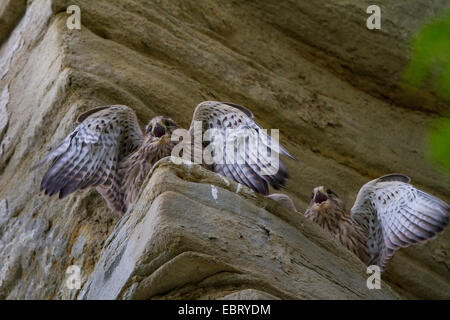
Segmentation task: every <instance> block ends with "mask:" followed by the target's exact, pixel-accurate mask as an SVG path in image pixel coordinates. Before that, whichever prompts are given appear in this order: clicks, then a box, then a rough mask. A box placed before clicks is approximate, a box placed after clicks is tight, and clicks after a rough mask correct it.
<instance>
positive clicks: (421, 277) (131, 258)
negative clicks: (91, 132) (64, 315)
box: [0, 0, 450, 299]
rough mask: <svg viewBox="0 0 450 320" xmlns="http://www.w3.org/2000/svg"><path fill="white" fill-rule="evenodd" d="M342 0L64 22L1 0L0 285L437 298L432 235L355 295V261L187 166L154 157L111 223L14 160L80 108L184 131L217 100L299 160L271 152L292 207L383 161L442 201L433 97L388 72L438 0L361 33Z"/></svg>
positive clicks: (266, 205)
mask: <svg viewBox="0 0 450 320" xmlns="http://www.w3.org/2000/svg"><path fill="white" fill-rule="evenodd" d="M352 2H354V1H339V2H336V3H334V2H333V4H330V3H328V1H314V2H312V1H289V2H283V4H278V3H277V2H275V1H257V2H254V1H252V2H241V1H239V2H238V1H236V2H235V1H221V2H220V3H219V2H217V3H216V2H212V1H207V0H201V1H195V2H190V1H163V0H161V1H137V0H134V1H133V0H123V1H115V2H112V1H109V0H108V1H107V0H99V1H81V0H80V1H77V2H76V4H78V5H79V6H80V8H81V19H82V28H81V30H69V29H68V28H67V26H66V20H67V17H68V15H67V14H66V13H65V11H66V8H67V7H68V6H69V5H71V4H74V3H72V2H69V1H62V0H34V1H28V3H25V1H12V0H10V1H5V2H2V4H0V26H1V27H0V43H1V47H0V298H8V299H18V298H26V299H38V298H41V299H52V298H53V299H75V298H85V299H89V298H123V299H126V298H143V299H147V298H230V297H231V298H233V297H240V298H245V297H269V298H373V299H377V298H395V297H398V295H397V293H398V294H400V295H401V296H402V297H406V298H417V297H419V298H446V299H448V298H450V280H449V279H450V274H449V267H450V259H449V245H448V243H449V239H450V232H449V231H448V230H446V232H444V234H442V235H440V236H439V237H438V239H436V240H434V241H431V242H429V243H427V244H424V245H419V246H415V247H411V248H408V249H406V250H401V251H400V252H399V253H398V254H397V255H396V256H395V258H394V261H393V263H392V265H391V268H390V269H389V270H388V272H386V273H385V274H384V275H383V278H384V279H385V280H386V282H387V283H389V285H390V286H391V287H392V288H393V289H394V290H395V291H396V292H397V293H395V292H393V291H392V290H391V289H390V288H389V286H388V284H387V283H383V285H382V290H370V291H369V290H367V288H366V287H365V277H366V275H365V268H364V266H363V265H362V264H361V263H360V262H359V261H358V260H357V259H356V258H355V257H353V256H352V255H351V254H349V253H347V252H346V251H345V250H344V249H343V248H341V247H340V246H339V245H337V244H336V243H335V242H334V241H332V240H331V239H330V238H329V237H328V236H327V235H326V234H325V233H323V232H322V231H321V230H320V229H319V228H317V227H316V226H315V225H313V224H312V223H310V222H309V221H306V220H305V219H303V217H302V216H301V215H299V214H295V213H293V212H292V211H289V210H287V209H285V208H284V207H281V206H279V205H278V204H276V203H274V202H273V201H272V200H270V199H265V198H261V197H259V196H256V195H253V194H251V192H249V191H248V190H247V189H245V188H244V189H243V191H240V192H237V193H236V185H235V184H233V183H230V182H229V185H228V184H227V183H226V182H224V181H223V179H220V178H219V177H217V176H216V175H214V174H211V173H207V172H204V171H202V170H201V169H199V168H197V167H195V168H190V167H189V166H188V167H186V166H174V165H172V164H170V163H168V162H167V161H165V162H163V164H161V165H160V166H159V168H157V169H156V170H155V171H154V172H153V174H152V175H151V176H149V178H148V180H147V183H146V184H145V186H144V188H143V191H142V192H141V197H140V198H139V200H138V202H137V203H136V204H135V206H134V207H133V208H132V210H131V211H130V213H129V215H127V216H126V217H124V218H123V219H121V220H120V221H119V219H118V217H116V216H115V215H114V214H112V213H111V212H110V211H109V210H108V209H107V208H106V206H105V204H104V202H103V200H102V199H101V197H100V196H98V195H97V194H96V193H95V192H94V191H86V192H79V193H76V194H74V195H72V196H70V197H68V198H67V199H65V200H63V201H59V200H57V199H56V198H51V199H48V198H45V197H44V196H42V195H39V193H38V190H39V182H40V179H41V178H42V175H43V170H37V171H31V172H30V168H31V166H32V165H34V164H35V163H36V162H37V161H38V159H39V158H40V157H42V156H43V154H44V153H45V152H47V151H48V150H50V149H51V148H52V147H54V146H55V145H56V144H57V143H58V142H59V141H60V140H61V139H62V138H64V137H65V135H67V133H68V132H69V131H70V130H72V129H73V128H74V126H75V124H74V122H75V119H76V118H77V116H78V115H79V114H80V113H82V112H83V111H85V110H87V109H88V108H91V107H93V106H97V105H105V104H126V105H129V106H131V107H132V108H133V109H135V110H136V112H137V114H138V117H139V120H140V121H141V124H142V125H144V124H145V123H146V122H147V121H148V120H149V119H150V118H151V117H153V116H155V115H159V114H165V115H168V116H171V117H172V118H173V119H174V120H176V121H177V122H178V123H180V124H181V125H184V126H188V125H189V123H190V117H191V115H192V112H193V109H194V107H195V105H197V104H198V103H199V102H201V101H203V100H221V101H233V102H235V103H239V104H242V105H245V106H247V107H249V108H250V109H251V110H252V111H253V112H254V114H255V118H256V120H257V121H258V122H259V123H260V124H261V125H262V126H263V127H266V128H280V131H281V141H282V143H283V144H284V145H285V146H286V148H287V149H288V150H289V151H290V152H291V153H292V154H293V155H294V156H295V157H297V158H298V159H300V160H301V162H300V163H295V162H288V161H286V163H287V166H288V169H289V170H290V173H291V176H292V179H291V180H290V181H289V183H288V186H287V189H286V192H287V193H288V194H289V195H290V196H291V198H292V199H293V200H294V202H295V205H296V207H297V208H298V211H299V212H303V211H304V209H305V208H306V205H307V202H308V200H309V195H310V192H311V190H312V188H313V187H314V186H317V185H323V184H326V185H329V186H332V187H333V188H334V189H335V191H336V192H337V193H338V194H339V195H341V197H342V198H343V199H345V201H346V202H347V204H348V206H349V207H350V206H351V204H352V201H353V199H354V197H355V195H356V193H357V191H358V190H359V187H360V186H361V185H362V184H363V183H365V182H366V181H368V180H370V179H372V178H374V177H377V176H380V175H383V174H385V173H389V172H402V173H404V174H407V175H409V176H411V177H412V179H413V182H414V183H415V184H416V185H418V186H419V187H421V188H423V189H425V190H427V191H429V192H431V193H433V194H435V195H437V196H439V197H441V198H442V199H443V200H445V201H446V202H450V183H449V181H450V179H449V177H448V176H445V175H444V173H442V172H439V171H438V169H436V168H433V167H431V166H430V165H429V164H428V162H427V161H426V159H425V158H426V156H425V139H424V137H425V134H426V131H427V129H428V127H429V123H430V121H431V120H433V119H435V118H436V117H438V116H439V113H441V112H442V111H443V110H444V107H445V105H446V103H447V102H446V101H442V100H439V99H438V98H437V97H436V96H435V94H434V92H433V91H432V89H428V88H427V87H425V88H423V89H422V90H420V92H416V93H408V92H405V91H403V90H402V89H401V88H400V86H399V85H398V81H399V79H400V78H401V73H402V70H403V68H404V66H405V65H406V64H407V62H408V58H409V54H410V53H409V44H408V39H409V38H410V37H411V36H412V35H413V34H414V32H415V30H416V29H417V27H419V26H420V25H421V23H422V22H423V21H425V19H427V18H429V17H432V16H434V15H435V14H436V13H438V12H440V11H442V10H443V9H444V8H445V6H446V1H444V0H442V1H438V0H435V1H424V0H414V1H409V2H408V3H407V4H406V3H405V4H404V5H400V4H395V5H394V4H388V5H385V6H382V19H383V20H382V29H381V30H379V31H370V30H367V29H366V27H365V19H366V18H367V14H366V13H365V8H367V6H368V5H369V4H370V3H369V1H358V5H355V4H353V3H352ZM211 188H217V190H218V195H219V196H218V198H217V199H214V198H213V197H211ZM185 205H186V206H187V207H189V208H190V210H184V209H185ZM241 236H242V237H241ZM71 265H78V266H80V267H81V270H82V287H81V289H80V290H70V289H69V288H68V287H67V286H66V283H65V281H66V279H67V275H66V273H65V272H66V269H67V267H69V266H71ZM181 266H182V267H181ZM181 271H182V272H181Z"/></svg>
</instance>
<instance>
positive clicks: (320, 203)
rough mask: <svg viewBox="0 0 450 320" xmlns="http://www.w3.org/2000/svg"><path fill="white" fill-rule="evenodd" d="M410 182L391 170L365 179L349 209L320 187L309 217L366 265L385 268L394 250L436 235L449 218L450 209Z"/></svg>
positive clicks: (307, 210)
mask: <svg viewBox="0 0 450 320" xmlns="http://www.w3.org/2000/svg"><path fill="white" fill-rule="evenodd" d="M409 182H410V178H409V177H407V176H405V175H402V174H389V175H386V176H383V177H380V178H378V179H375V180H372V181H370V182H368V183H366V184H365V185H364V186H363V187H362V188H361V189H360V190H359V193H358V196H357V197H356V201H355V203H354V205H353V207H352V209H351V210H350V213H349V212H347V211H346V210H345V207H344V204H343V202H342V201H341V199H339V197H338V196H337V195H336V194H335V193H334V192H333V191H331V190H330V189H329V188H327V187H323V186H322V187H316V188H314V191H313V194H312V195H311V202H310V204H309V207H308V208H307V209H306V212H305V216H306V217H307V218H308V219H310V220H312V221H314V222H316V223H318V224H319V225H320V226H321V227H322V228H323V229H324V230H326V231H328V232H330V233H331V234H332V235H333V236H334V237H335V238H336V239H337V240H338V241H339V242H340V243H341V244H343V245H344V246H345V247H346V248H347V249H349V250H350V251H351V252H353V253H354V254H356V255H357V256H358V257H359V258H360V259H361V260H362V261H363V262H364V263H365V264H367V265H378V266H379V267H380V268H381V269H384V268H385V267H386V266H387V264H388V263H389V261H390V260H391V259H392V257H393V255H394V253H395V251H397V250H398V249H400V248H404V247H408V246H410V245H412V244H415V243H419V242H425V241H427V240H430V239H432V238H434V237H435V236H436V235H437V234H438V233H439V232H441V231H442V230H444V228H445V226H446V225H448V222H449V215H450V207H449V206H448V205H447V204H446V203H445V202H443V201H442V200H440V199H438V198H436V197H434V196H432V195H430V194H428V193H426V192H424V191H422V190H419V189H417V188H415V187H414V186H412V185H411V184H409Z"/></svg>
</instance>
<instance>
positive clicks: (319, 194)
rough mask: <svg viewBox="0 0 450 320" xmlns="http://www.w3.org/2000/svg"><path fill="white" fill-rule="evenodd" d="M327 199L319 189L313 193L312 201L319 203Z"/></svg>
mask: <svg viewBox="0 0 450 320" xmlns="http://www.w3.org/2000/svg"><path fill="white" fill-rule="evenodd" d="M327 200H328V197H327V196H326V195H325V194H323V193H322V192H320V191H317V192H316V195H315V197H314V202H315V203H317V204H321V203H322V202H325V201H327Z"/></svg>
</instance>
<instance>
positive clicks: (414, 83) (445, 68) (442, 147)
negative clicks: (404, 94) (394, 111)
mask: <svg viewBox="0 0 450 320" xmlns="http://www.w3.org/2000/svg"><path fill="white" fill-rule="evenodd" d="M428 77H431V78H432V80H434V81H433V84H434V85H435V86H436V89H437V92H438V94H439V95H441V96H442V97H443V98H444V99H447V98H450V11H448V12H447V13H446V14H444V15H443V16H442V17H441V18H438V19H436V20H434V21H431V22H430V23H428V24H426V25H425V26H424V27H423V28H422V29H421V30H420V32H419V33H418V34H417V36H416V37H415V38H414V40H413V56H412V60H411V63H410V65H409V66H408V68H407V69H406V71H405V74H404V80H405V83H406V85H408V86H410V87H412V88H418V87H419V86H420V85H422V83H423V82H424V81H425V80H426V79H427V78H428ZM428 143H429V149H430V153H431V157H432V159H433V160H434V161H436V162H438V163H439V164H440V165H442V166H443V168H445V169H446V170H448V171H449V172H450V114H449V115H448V116H447V117H445V118H441V119H438V120H436V121H435V122H434V123H433V130H431V131H430V134H429V136H428Z"/></svg>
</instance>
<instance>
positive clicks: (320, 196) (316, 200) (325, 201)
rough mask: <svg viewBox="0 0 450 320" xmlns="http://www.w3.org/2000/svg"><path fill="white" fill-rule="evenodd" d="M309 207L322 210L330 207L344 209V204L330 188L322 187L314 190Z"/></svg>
mask: <svg viewBox="0 0 450 320" xmlns="http://www.w3.org/2000/svg"><path fill="white" fill-rule="evenodd" d="M309 206H310V207H311V206H312V207H317V208H321V209H322V208H329V207H331V208H340V209H343V202H342V200H341V199H340V198H339V196H338V195H337V194H336V193H334V192H333V191H332V190H331V189H330V188H328V187H326V186H320V187H315V188H314V190H313V193H312V194H311V201H310V203H309Z"/></svg>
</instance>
